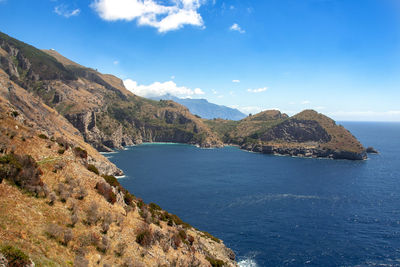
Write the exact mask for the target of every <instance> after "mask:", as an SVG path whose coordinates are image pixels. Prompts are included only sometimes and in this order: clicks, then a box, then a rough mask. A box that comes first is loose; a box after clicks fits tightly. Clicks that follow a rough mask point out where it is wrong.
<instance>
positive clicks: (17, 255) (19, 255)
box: [0, 245, 31, 267]
mask: <svg viewBox="0 0 400 267" xmlns="http://www.w3.org/2000/svg"><path fill="white" fill-rule="evenodd" d="M0 252H1V253H2V254H3V255H4V257H5V258H6V259H7V261H8V266H10V267H19V266H26V265H28V264H31V260H30V259H29V257H28V256H27V255H26V254H25V253H24V252H22V251H21V250H20V249H18V248H16V247H13V246H9V245H7V246H4V247H2V248H1V249H0Z"/></svg>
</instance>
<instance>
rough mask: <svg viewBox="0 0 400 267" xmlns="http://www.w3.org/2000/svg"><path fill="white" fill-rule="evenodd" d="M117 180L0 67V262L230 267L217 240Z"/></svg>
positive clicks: (67, 125)
mask: <svg viewBox="0 0 400 267" xmlns="http://www.w3.org/2000/svg"><path fill="white" fill-rule="evenodd" d="M0 53H4V52H3V51H0ZM77 90H78V89H77ZM167 104H168V103H167ZM164 110H168V108H165V109H164ZM118 172H119V170H118V169H117V168H116V167H115V166H114V165H113V164H112V163H110V162H109V161H108V160H107V159H106V158H104V157H103V156H102V155H100V154H99V152H97V151H96V150H95V149H94V148H92V147H91V146H90V145H89V144H87V143H85V142H84V139H83V137H82V134H81V133H80V132H79V131H78V129H76V128H75V127H73V125H71V124H70V123H69V121H67V120H66V119H65V118H64V117H63V116H61V115H59V114H58V112H57V111H56V110H55V109H53V108H51V107H49V106H48V105H46V104H45V103H43V101H42V100H41V98H39V97H38V96H36V93H35V92H32V91H27V90H25V89H24V88H22V87H21V86H19V85H18V84H17V83H15V82H13V81H12V80H11V79H10V76H9V75H8V74H7V73H6V72H4V71H3V70H1V69H0V214H1V215H0V262H1V263H4V262H5V261H8V263H9V264H11V265H10V266H28V265H29V266H32V265H30V264H31V263H32V261H33V262H34V264H35V266H221V265H222V264H224V265H226V266H236V263H235V262H234V258H235V256H234V254H233V252H232V251H231V250H230V249H228V248H226V247H225V246H224V244H223V242H222V241H221V240H219V239H217V238H215V237H213V236H211V235H210V234H208V233H206V232H201V231H199V230H196V229H194V228H193V227H191V226H190V225H188V224H186V223H184V222H182V221H181V220H180V219H179V218H178V217H177V216H176V215H173V214H170V213H168V212H166V211H164V210H162V209H161V208H160V207H159V206H158V205H156V204H154V203H150V204H145V203H143V201H142V200H140V199H138V198H136V197H134V196H133V195H131V194H130V193H129V192H128V191H126V190H125V189H124V188H123V187H122V186H120V184H119V183H118V180H117V179H115V177H114V176H112V174H118Z"/></svg>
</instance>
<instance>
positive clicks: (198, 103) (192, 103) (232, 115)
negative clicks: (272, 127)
mask: <svg viewBox="0 0 400 267" xmlns="http://www.w3.org/2000/svg"><path fill="white" fill-rule="evenodd" d="M151 99H153V100H161V99H162V100H172V101H174V102H176V103H179V104H181V105H184V106H185V107H187V108H188V109H189V111H190V112H191V113H193V114H195V115H198V116H200V117H202V118H204V119H214V118H220V119H225V120H235V121H236V120H241V119H243V118H245V117H246V115H245V114H243V113H242V112H240V111H239V110H237V109H235V108H230V107H226V106H222V105H217V104H214V103H210V102H208V101H207V100H206V99H191V98H184V99H182V98H178V97H175V96H173V95H170V94H167V95H164V96H160V97H152V98H151Z"/></svg>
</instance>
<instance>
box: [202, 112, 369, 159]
mask: <svg viewBox="0 0 400 267" xmlns="http://www.w3.org/2000/svg"><path fill="white" fill-rule="evenodd" d="M205 123H206V124H208V125H209V126H210V128H211V129H212V130H214V131H215V132H217V133H218V134H219V136H220V138H221V139H222V140H223V141H224V142H225V143H230V144H235V145H239V146H240V147H241V148H243V149H246V150H250V151H255V152H262V153H266V154H280V155H290V156H303V157H324V158H333V159H351V160H361V159H365V158H366V157H367V154H366V150H365V148H364V147H363V146H362V145H361V143H360V142H359V141H358V140H357V139H356V138H355V137H354V136H353V135H352V134H351V133H350V132H349V131H348V130H346V129H345V128H344V127H343V126H341V125H337V124H336V123H335V121H333V120H332V119H330V118H328V117H327V116H325V115H323V114H320V113H318V112H316V111H314V110H304V111H302V112H300V113H298V114H296V115H294V116H292V117H289V116H288V115H286V114H282V113H281V112H279V111H277V110H268V111H264V112H260V113H258V114H256V115H253V116H249V117H247V118H245V119H243V120H240V121H238V122H234V121H227V120H208V121H205Z"/></svg>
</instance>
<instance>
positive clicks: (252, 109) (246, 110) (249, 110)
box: [237, 106, 264, 114]
mask: <svg viewBox="0 0 400 267" xmlns="http://www.w3.org/2000/svg"><path fill="white" fill-rule="evenodd" d="M237 109H239V110H240V111H241V112H243V113H245V114H248V113H252V114H255V113H259V112H261V111H263V110H264V109H263V108H262V107H258V106H247V107H239V106H238V107H237Z"/></svg>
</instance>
